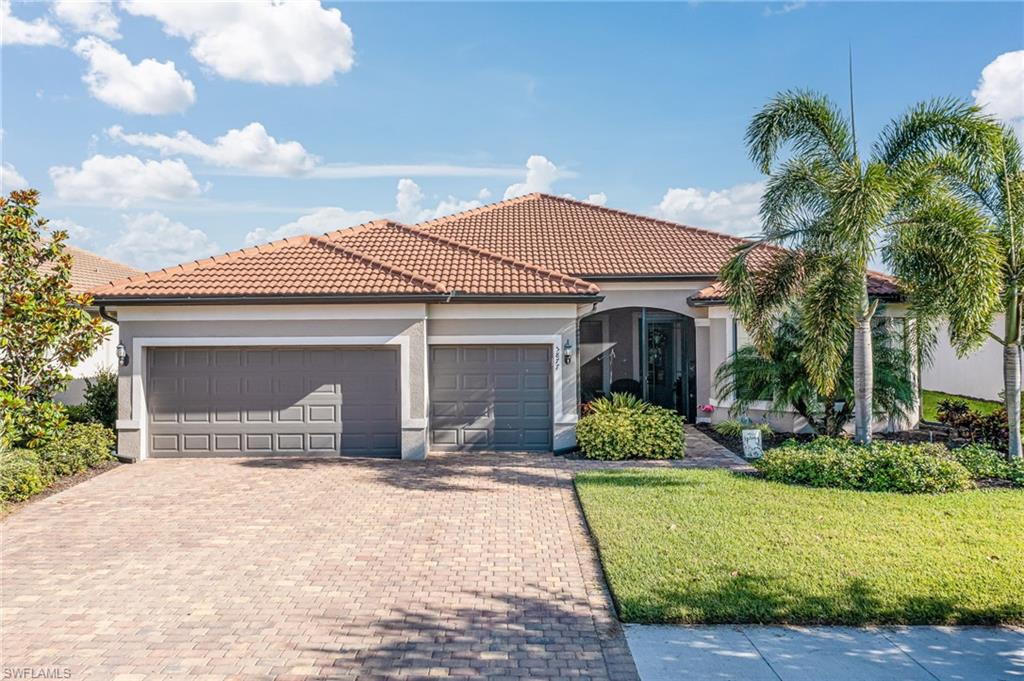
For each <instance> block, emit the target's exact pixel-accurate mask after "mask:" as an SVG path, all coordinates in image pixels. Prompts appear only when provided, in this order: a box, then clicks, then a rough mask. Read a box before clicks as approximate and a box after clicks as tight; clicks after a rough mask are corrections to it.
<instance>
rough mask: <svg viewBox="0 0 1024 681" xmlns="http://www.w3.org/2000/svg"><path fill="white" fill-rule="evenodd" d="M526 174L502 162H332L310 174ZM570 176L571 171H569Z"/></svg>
mask: <svg viewBox="0 0 1024 681" xmlns="http://www.w3.org/2000/svg"><path fill="white" fill-rule="evenodd" d="M409 175H414V176H416V177H510V178H511V177H522V176H523V170H522V168H513V167H502V166H461V165H455V164H451V163H380V164H362V163H359V164H355V163H328V164H324V165H322V166H319V167H317V168H316V169H314V170H313V171H312V172H311V173H310V175H309V176H310V177H317V178H322V179H329V180H351V179H363V178H374V177H406V176H409ZM565 176H566V177H569V175H568V174H566V175H565Z"/></svg>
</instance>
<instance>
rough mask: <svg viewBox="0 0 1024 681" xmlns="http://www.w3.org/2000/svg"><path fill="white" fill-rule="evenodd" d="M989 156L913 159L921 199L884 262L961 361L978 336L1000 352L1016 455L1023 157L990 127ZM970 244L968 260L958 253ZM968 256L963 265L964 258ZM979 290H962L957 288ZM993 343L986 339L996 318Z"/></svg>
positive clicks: (945, 153)
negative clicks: (1001, 323) (1000, 325)
mask: <svg viewBox="0 0 1024 681" xmlns="http://www.w3.org/2000/svg"><path fill="white" fill-rule="evenodd" d="M993 127H994V128H995V133H996V134H995V135H994V138H993V140H992V144H991V146H990V147H989V149H988V153H985V154H974V153H970V152H969V151H967V152H965V151H964V150H962V149H956V148H950V149H942V150H939V151H937V152H933V153H931V154H927V155H924V156H923V158H920V159H919V161H920V163H921V168H922V170H923V171H924V174H923V175H922V179H921V180H920V184H919V188H920V190H921V191H920V192H919V193H918V194H917V195H916V196H915V197H914V200H912V201H908V203H907V205H906V206H905V210H904V214H903V216H902V220H901V223H902V224H901V227H900V229H899V230H896V231H894V232H893V234H892V239H891V240H890V242H889V243H888V244H887V247H886V260H887V261H888V262H889V263H890V265H891V267H892V268H893V271H894V272H895V273H896V275H897V276H899V277H900V278H901V280H903V281H905V282H906V284H905V289H906V291H907V296H908V299H909V302H910V305H911V308H912V309H913V310H914V312H915V314H916V315H918V316H919V317H920V318H921V319H922V320H924V321H925V322H926V323H927V322H931V321H933V320H935V319H937V318H939V317H945V318H946V319H948V320H949V338H950V342H951V343H952V344H953V347H955V348H956V350H957V352H958V353H960V354H961V355H963V354H967V353H968V352H970V351H971V350H973V349H974V348H976V347H977V346H978V345H980V344H981V343H982V342H983V341H984V340H985V338H986V337H988V336H991V337H992V338H994V339H995V340H996V341H997V342H998V343H1000V344H1001V345H1002V346H1003V381H1004V399H1005V402H1006V414H1007V417H1008V421H1009V423H1008V426H1009V448H1008V454H1009V456H1010V457H1011V458H1019V457H1021V455H1022V452H1021V413H1020V409H1021V406H1020V405H1021V318H1022V316H1024V154H1022V152H1021V143H1020V141H1019V140H1018V139H1017V137H1016V135H1014V133H1013V131H1012V130H1010V129H1009V128H1008V127H1005V126H995V125H994V124H993ZM966 243H969V244H973V247H972V249H971V253H970V254H968V253H966V252H965V249H964V244H966ZM968 256H969V257H968ZM967 286H970V287H979V290H978V291H965V290H964V289H965V287H967ZM1000 311H1001V312H1002V313H1003V315H1004V317H1005V327H1004V330H1003V334H1002V335H1001V336H999V335H997V334H994V333H992V331H991V330H990V329H991V326H992V322H993V318H994V316H995V315H996V313H997V312H1000Z"/></svg>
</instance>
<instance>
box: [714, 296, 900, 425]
mask: <svg viewBox="0 0 1024 681" xmlns="http://www.w3.org/2000/svg"><path fill="white" fill-rule="evenodd" d="M803 329H804V326H803V324H802V323H801V321H800V319H799V315H798V314H797V313H795V312H791V313H789V314H786V315H785V316H783V317H782V319H781V320H780V321H779V323H778V325H777V326H776V328H775V335H774V342H773V343H772V344H771V350H770V354H769V355H767V356H766V355H763V354H762V353H761V352H760V351H759V350H758V349H757V348H755V347H754V346H751V345H748V346H745V347H742V348H740V349H739V350H737V351H736V353H735V354H734V355H733V356H732V357H731V358H730V359H729V360H728V361H726V362H725V363H724V364H722V366H720V367H719V369H718V372H717V373H716V374H715V388H716V390H717V391H718V394H719V397H720V398H721V399H724V398H726V397H732V398H733V400H734V401H733V405H732V407H731V409H730V413H731V414H732V415H734V416H736V415H740V414H742V413H744V412H746V411H747V410H748V409H749V408H750V406H751V404H752V403H753V402H755V401H767V402H770V403H771V412H772V413H774V414H781V413H783V412H785V411H788V410H792V411H795V412H796V413H798V414H800V415H801V416H803V417H804V419H806V420H807V423H808V424H809V425H810V427H811V428H812V429H814V431H815V432H816V433H819V434H821V435H833V436H838V435H841V434H842V432H843V429H844V428H845V427H846V424H847V423H849V422H850V419H851V418H852V417H853V411H854V405H855V403H856V395H855V391H854V386H853V344H852V342H851V343H849V344H848V345H847V350H846V353H845V355H844V357H843V360H842V368H841V371H840V372H839V373H838V377H837V380H836V383H835V388H834V389H833V390H832V391H831V392H829V393H821V392H819V391H818V388H817V387H816V385H815V383H814V381H813V380H812V379H811V376H810V372H809V371H808V370H807V366H806V365H805V363H804V361H803V354H804V349H805V348H804V345H805V344H806V342H807V338H806V335H805V333H804V330H803ZM906 340H907V339H905V338H904V337H903V334H902V333H896V334H894V333H892V332H890V330H889V328H888V325H887V324H878V323H876V324H875V325H874V328H873V330H872V347H873V348H874V365H875V366H874V369H875V370H874V372H873V379H874V385H873V389H874V390H873V392H874V398H875V399H874V400H873V401H872V405H873V409H874V416H875V417H878V418H890V419H896V420H901V419H906V418H907V417H908V415H909V414H910V412H911V410H912V409H913V408H914V398H915V389H914V382H913V380H912V378H911V367H912V361H913V358H912V353H911V352H910V351H909V350H908V349H907V343H906Z"/></svg>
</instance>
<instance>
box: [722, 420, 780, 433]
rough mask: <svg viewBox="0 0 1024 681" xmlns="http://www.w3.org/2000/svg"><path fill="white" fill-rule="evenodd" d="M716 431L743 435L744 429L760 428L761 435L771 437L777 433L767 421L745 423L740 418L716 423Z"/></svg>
mask: <svg viewBox="0 0 1024 681" xmlns="http://www.w3.org/2000/svg"><path fill="white" fill-rule="evenodd" d="M714 428H715V432H716V433H718V434H719V435H725V436H726V437H742V436H743V431H744V430H759V431H761V437H770V436H772V435H774V434H775V431H774V430H772V427H771V426H769V425H768V424H767V423H744V422H743V421H740V420H738V419H729V420H728V421H722V422H721V423H718V424H715V426H714Z"/></svg>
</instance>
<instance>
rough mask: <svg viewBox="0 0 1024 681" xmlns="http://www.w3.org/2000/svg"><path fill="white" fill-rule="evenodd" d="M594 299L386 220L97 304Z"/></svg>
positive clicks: (209, 262)
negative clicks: (412, 297) (393, 297)
mask: <svg viewBox="0 0 1024 681" xmlns="http://www.w3.org/2000/svg"><path fill="white" fill-rule="evenodd" d="M453 292H455V293H458V294H461V295H474V296H492V295H495V296H497V295H500V296H519V295H522V296H593V295H596V294H597V293H598V292H599V289H598V288H597V286H596V285H594V284H590V283H588V282H584V281H581V280H579V279H575V278H573V277H569V276H567V275H564V274H561V273H559V272H553V271H551V270H548V269H545V268H542V267H538V266H536V265H533V264H530V263H523V262H519V261H517V260H514V259H512V258H507V257H504V256H500V255H497V254H491V253H487V252H484V251H482V250H480V249H476V248H472V247H470V246H465V245H462V244H457V243H454V242H451V241H449V240H445V239H439V238H437V237H433V236H431V235H428V234H423V233H421V232H420V231H419V230H417V229H414V228H411V227H407V226H405V225H400V224H397V223H394V222H389V221H386V220H382V221H377V222H371V223H368V224H365V225H360V226H359V227H354V228H352V229H347V230H341V231H338V232H332V233H330V234H325V235H323V236H319V237H312V236H299V237H292V238H289V239H282V240H280V241H274V242H272V243H270V244H266V245H262V246H256V247H253V248H246V249H242V250H240V251H233V252H231V253H225V254H224V255H219V256H215V257H212V258H206V259H205V260H199V261H197V262H193V263H189V264H186V265H179V266H176V267H171V268H168V269H165V270H161V271H159V272H151V273H148V274H144V275H142V276H138V277H132V278H129V279H124V280H121V281H117V282H114V283H113V284H111V285H110V286H106V287H103V288H101V289H98V290H96V291H95V292H94V294H95V295H96V296H97V298H101V299H131V298H172V299H186V298H187V299H202V298H222V297H306V296H309V297H331V296H378V297H379V296H382V295H383V296H387V295H396V296H408V295H421V296H422V295H426V296H433V297H447V296H449V295H451V294H452V293H453Z"/></svg>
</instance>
